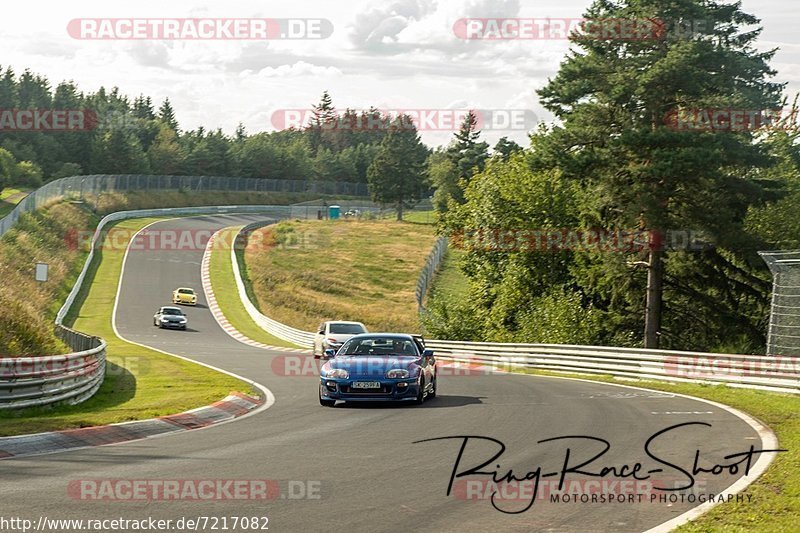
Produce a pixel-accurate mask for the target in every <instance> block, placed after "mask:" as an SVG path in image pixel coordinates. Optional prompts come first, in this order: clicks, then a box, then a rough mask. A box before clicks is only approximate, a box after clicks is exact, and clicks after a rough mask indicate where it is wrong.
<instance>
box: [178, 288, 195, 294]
mask: <svg viewBox="0 0 800 533" xmlns="http://www.w3.org/2000/svg"><path fill="white" fill-rule="evenodd" d="M178 294H194V291H193V290H192V289H178Z"/></svg>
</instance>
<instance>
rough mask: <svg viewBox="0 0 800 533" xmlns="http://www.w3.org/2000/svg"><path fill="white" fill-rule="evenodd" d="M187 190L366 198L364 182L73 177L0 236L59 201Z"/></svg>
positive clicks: (9, 220)
mask: <svg viewBox="0 0 800 533" xmlns="http://www.w3.org/2000/svg"><path fill="white" fill-rule="evenodd" d="M152 190H187V191H231V192H287V193H298V192H307V193H311V194H331V195H341V196H369V188H368V186H367V184H366V183H351V182H343V181H311V180H277V179H262V178H236V177H226V176H149V175H138V174H121V175H106V174H97V175H90V176H72V177H68V178H60V179H57V180H53V181H51V182H49V183H46V184H45V185H43V186H42V187H39V188H38V189H36V190H35V191H33V192H32V193H30V194H29V195H28V196H26V197H25V198H23V199H22V200H21V201H20V202H19V204H17V206H16V207H15V208H14V210H13V211H11V212H10V213H9V214H8V215H7V216H5V217H4V218H2V219H0V236H2V235H3V234H4V233H5V232H6V231H8V230H9V229H10V228H11V226H13V225H14V224H15V223H16V222H17V220H19V218H20V216H22V214H23V213H27V212H31V211H35V210H36V209H39V208H40V207H42V206H44V205H46V204H48V203H49V202H52V201H54V200H58V199H60V198H70V197H74V198H83V197H84V196H86V195H96V194H101V193H110V192H123V191H152Z"/></svg>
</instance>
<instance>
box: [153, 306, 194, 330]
mask: <svg viewBox="0 0 800 533" xmlns="http://www.w3.org/2000/svg"><path fill="white" fill-rule="evenodd" d="M187 322H188V320H187V319H186V315H184V314H183V309H181V308H180V307H160V308H159V309H158V311H156V314H155V315H153V325H154V326H158V327H159V328H169V329H186V323H187Z"/></svg>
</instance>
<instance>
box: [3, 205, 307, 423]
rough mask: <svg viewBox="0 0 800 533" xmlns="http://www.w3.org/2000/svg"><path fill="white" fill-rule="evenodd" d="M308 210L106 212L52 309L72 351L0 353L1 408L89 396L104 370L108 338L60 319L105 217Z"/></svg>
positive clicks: (279, 214) (298, 212) (301, 212)
mask: <svg viewBox="0 0 800 533" xmlns="http://www.w3.org/2000/svg"><path fill="white" fill-rule="evenodd" d="M307 211H308V209H307V208H306V207H302V208H297V207H295V206H257V205H247V206H206V207H186V208H169V209H144V210H137V211H119V212H116V213H111V214H110V215H108V216H106V217H104V218H103V219H102V220H101V221H100V223H99V224H98V225H97V228H96V229H95V231H94V234H93V236H92V241H91V246H90V248H89V255H88V257H87V258H86V262H85V263H84V265H83V269H82V270H81V272H80V274H79V276H78V279H77V281H76V282H75V285H74V286H73V287H72V290H71V291H70V293H69V295H68V296H67V299H66V301H65V302H64V305H63V306H61V309H59V311H58V313H57V314H56V320H55V334H56V336H57V337H59V338H60V339H61V340H62V341H64V343H65V344H67V345H68V346H69V347H70V348H71V349H72V350H75V351H74V352H73V353H69V354H65V355H53V356H42V357H2V358H0V409H22V408H25V407H34V406H43V405H51V404H56V403H63V404H77V403H80V402H83V401H85V400H87V399H88V398H91V397H92V396H93V395H94V394H95V393H96V392H97V389H99V388H100V385H102V383H103V379H104V377H105V370H106V342H105V341H104V340H103V339H101V338H99V337H92V336H90V335H86V334H84V333H81V332H78V331H75V330H73V329H70V328H68V327H66V326H64V325H63V321H64V318H65V317H66V315H67V313H69V310H70V309H71V308H72V306H73V304H74V303H75V299H76V298H77V296H78V294H79V293H80V291H81V287H82V286H83V283H84V281H85V279H86V276H87V272H88V271H89V268H90V266H91V263H92V260H93V259H94V256H95V251H96V250H97V246H98V243H101V242H102V237H103V232H104V230H105V227H106V226H107V225H108V224H109V223H112V222H115V221H118V220H123V219H128V218H140V217H151V216H165V215H166V216H181V215H193V214H197V215H207V214H218V215H224V214H264V215H266V216H270V217H274V218H286V217H296V218H302V217H304V216H308V215H307Z"/></svg>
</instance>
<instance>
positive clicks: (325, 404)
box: [319, 396, 336, 407]
mask: <svg viewBox="0 0 800 533" xmlns="http://www.w3.org/2000/svg"><path fill="white" fill-rule="evenodd" d="M319 404H320V405H321V406H323V407H333V406H334V405H336V400H326V399H325V398H323V397H322V396H320V397H319Z"/></svg>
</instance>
